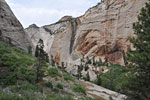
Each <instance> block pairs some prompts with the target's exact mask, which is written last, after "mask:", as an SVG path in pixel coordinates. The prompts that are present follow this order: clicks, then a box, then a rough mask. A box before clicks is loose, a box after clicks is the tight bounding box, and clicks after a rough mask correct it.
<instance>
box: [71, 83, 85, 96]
mask: <svg viewBox="0 0 150 100" xmlns="http://www.w3.org/2000/svg"><path fill="white" fill-rule="evenodd" d="M73 90H74V91H75V92H79V93H83V94H86V90H85V88H84V87H83V86H81V85H80V84H74V86H73Z"/></svg>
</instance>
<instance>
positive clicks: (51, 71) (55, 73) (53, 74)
mask: <svg viewBox="0 0 150 100" xmlns="http://www.w3.org/2000/svg"><path fill="white" fill-rule="evenodd" d="M47 73H48V75H49V76H51V77H57V76H60V73H59V72H58V70H57V69H56V68H51V69H49V70H48V71H47Z"/></svg>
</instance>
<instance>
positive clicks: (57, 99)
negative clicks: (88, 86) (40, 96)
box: [45, 94, 74, 100]
mask: <svg viewBox="0 0 150 100" xmlns="http://www.w3.org/2000/svg"><path fill="white" fill-rule="evenodd" d="M45 100H74V99H73V98H72V96H70V95H66V96H59V95H56V94H49V95H47V97H46V99H45Z"/></svg>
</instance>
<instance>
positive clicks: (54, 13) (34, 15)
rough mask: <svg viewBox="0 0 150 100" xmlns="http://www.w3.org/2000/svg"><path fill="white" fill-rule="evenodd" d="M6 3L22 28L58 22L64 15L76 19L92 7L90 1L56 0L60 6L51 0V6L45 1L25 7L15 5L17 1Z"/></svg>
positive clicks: (11, 0) (47, 0)
mask: <svg viewBox="0 0 150 100" xmlns="http://www.w3.org/2000/svg"><path fill="white" fill-rule="evenodd" d="M6 1H7V2H8V4H9V5H10V7H11V8H12V10H13V12H14V13H15V15H16V16H17V18H18V19H19V20H20V21H21V23H22V24H23V26H24V27H27V26H29V25H30V24H33V23H35V24H37V25H39V26H42V25H47V24H51V23H54V22H56V21H58V20H59V19H60V18H61V17H63V16H65V15H71V16H74V17H77V16H80V15H82V14H83V13H84V12H85V11H86V10H87V9H88V8H89V7H90V6H92V5H93V2H91V1H92V0H91V1H90V0H76V1H75V0H68V1H67V0H66V1H67V2H65V1H64V0H58V1H59V3H60V4H58V3H54V2H55V1H56V0H51V1H53V4H51V5H49V3H50V2H49V0H46V1H45V3H44V4H45V5H44V4H43V3H42V2H41V1H43V0H39V2H35V3H36V4H29V5H25V3H26V2H25V1H24V4H23V3H17V0H16V1H13V0H6ZM33 1H34V0H33ZM95 1H98V0H95ZM49 6H50V7H49Z"/></svg>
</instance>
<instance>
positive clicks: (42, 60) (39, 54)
mask: <svg viewBox="0 0 150 100" xmlns="http://www.w3.org/2000/svg"><path fill="white" fill-rule="evenodd" d="M35 57H36V58H37V61H36V64H35V65H34V67H35V69H36V82H38V81H40V80H42V78H43V77H44V72H45V70H42V69H43V68H44V67H47V63H48V62H49V56H48V54H47V53H46V52H45V51H44V43H43V40H42V39H39V42H38V44H37V46H36V51H35Z"/></svg>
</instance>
